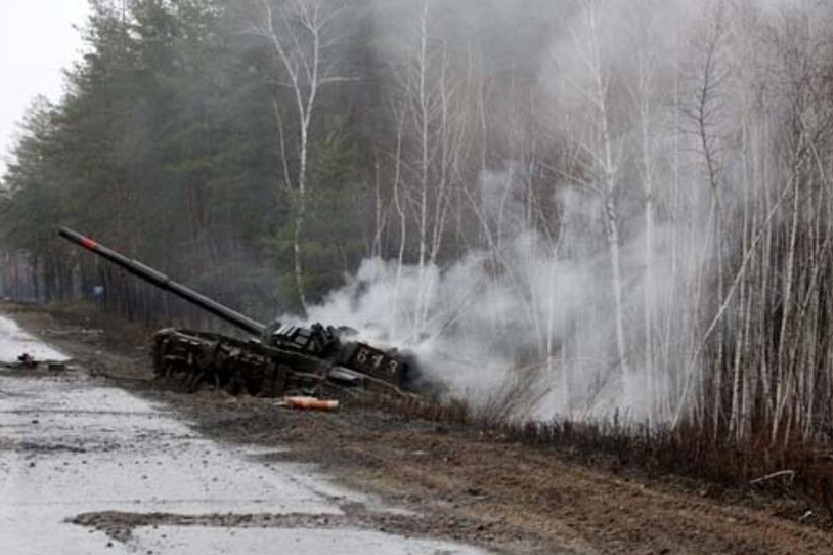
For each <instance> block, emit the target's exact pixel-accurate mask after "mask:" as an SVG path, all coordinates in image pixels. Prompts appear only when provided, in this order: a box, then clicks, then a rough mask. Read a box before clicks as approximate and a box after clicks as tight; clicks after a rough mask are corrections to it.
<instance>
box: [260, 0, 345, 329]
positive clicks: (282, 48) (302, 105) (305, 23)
mask: <svg viewBox="0 0 833 555" xmlns="http://www.w3.org/2000/svg"><path fill="white" fill-rule="evenodd" d="M250 1H251V2H252V5H251V6H250V8H251V9H250V14H249V20H250V21H249V26H248V28H247V29H246V31H247V32H248V33H250V34H252V35H256V36H259V37H262V38H263V39H264V40H265V41H266V43H267V44H268V45H269V47H270V49H271V51H272V53H273V55H274V57H275V59H276V61H277V63H278V65H279V66H280V68H281V69H282V74H281V76H280V77H278V78H277V79H276V80H275V83H276V84H277V85H278V86H279V87H280V88H284V89H286V90H288V91H289V94H290V96H291V97H292V103H293V105H294V112H295V120H296V125H297V130H296V131H295V133H294V134H295V136H294V139H295V140H294V141H290V137H289V134H290V127H289V125H288V123H287V122H286V121H285V117H284V115H283V107H282V106H280V104H279V100H278V97H277V96H276V98H275V99H274V102H273V116H274V118H275V122H276V124H277V130H278V138H279V144H280V159H281V168H282V187H283V189H284V190H285V191H286V192H288V193H289V194H290V198H291V199H292V202H293V205H294V206H293V208H294V225H293V247H292V248H293V256H294V261H295V285H296V288H297V291H298V298H299V301H300V305H301V309H302V310H303V311H304V312H306V309H307V296H306V292H305V288H304V256H303V247H302V238H303V229H304V222H305V219H306V217H307V204H308V198H309V194H310V191H309V188H310V182H309V175H310V171H309V161H310V141H311V137H310V134H311V130H312V123H313V118H314V117H315V115H316V114H317V112H318V111H319V103H320V95H321V90H322V88H324V87H326V86H328V85H332V84H334V83H338V82H343V81H348V80H351V79H352V78H351V77H348V76H345V75H341V74H339V71H340V67H339V63H338V53H337V51H336V50H337V48H338V47H339V46H341V45H343V43H344V39H345V37H344V35H343V34H342V31H343V30H342V29H341V28H340V27H339V23H341V22H342V21H343V19H344V14H345V11H346V9H347V6H346V5H345V4H342V3H339V2H332V1H328V0H280V1H275V0H250ZM290 150H294V152H291V153H290Z"/></svg>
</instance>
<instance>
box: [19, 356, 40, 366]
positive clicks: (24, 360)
mask: <svg viewBox="0 0 833 555" xmlns="http://www.w3.org/2000/svg"><path fill="white" fill-rule="evenodd" d="M17 360H18V362H19V363H20V367H21V368H28V369H29V370H34V369H35V368H37V367H38V361H37V360H35V357H33V356H32V355H30V354H29V353H23V354H22V355H19V356H18V357H17Z"/></svg>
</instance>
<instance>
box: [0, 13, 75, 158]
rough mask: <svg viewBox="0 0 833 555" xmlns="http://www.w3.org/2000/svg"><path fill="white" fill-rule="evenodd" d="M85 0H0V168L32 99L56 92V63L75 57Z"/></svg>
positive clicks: (65, 63) (58, 73) (58, 84)
mask: <svg viewBox="0 0 833 555" xmlns="http://www.w3.org/2000/svg"><path fill="white" fill-rule="evenodd" d="M86 15H87V0H0V75H2V76H3V77H2V79H1V80H0V174H2V173H3V172H4V171H5V167H6V164H5V161H6V158H7V156H8V152H9V148H10V147H11V145H12V137H13V136H14V134H15V132H16V129H17V122H19V121H20V119H21V117H22V116H23V113H24V112H25V111H26V108H27V107H28V106H29V104H30V103H31V101H32V99H33V98H34V97H35V96H36V95H38V94H43V95H45V96H46V97H48V98H49V99H50V100H52V101H57V100H58V99H59V98H60V96H61V90H62V77H61V69H62V68H65V67H70V66H71V65H72V62H73V61H75V60H77V59H78V58H79V57H80V52H81V46H82V43H81V36H80V33H79V32H78V31H76V30H75V29H73V27H72V26H73V25H80V24H83V23H84V22H85V20H86Z"/></svg>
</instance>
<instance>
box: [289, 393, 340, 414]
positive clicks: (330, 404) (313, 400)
mask: <svg viewBox="0 0 833 555" xmlns="http://www.w3.org/2000/svg"><path fill="white" fill-rule="evenodd" d="M275 404H276V405H278V406H279V407H286V408H288V409H292V410H314V411H319V412H335V411H337V410H338V406H339V403H338V401H336V400H333V399H319V398H317V397H305V396H293V397H284V398H283V399H282V400H280V401H278V402H276V403H275Z"/></svg>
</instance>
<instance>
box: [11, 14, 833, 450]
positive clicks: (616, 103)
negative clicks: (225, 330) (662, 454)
mask: <svg viewBox="0 0 833 555" xmlns="http://www.w3.org/2000/svg"><path fill="white" fill-rule="evenodd" d="M91 6H92V15H91V17H90V20H89V22H88V24H87V25H86V27H85V28H84V29H83V33H84V36H85V38H86V43H87V48H86V51H85V54H84V55H83V58H82V59H81V60H79V62H78V63H77V64H76V66H75V67H72V68H68V69H67V71H66V93H65V95H64V97H63V98H62V99H61V101H60V102H58V103H57V104H54V105H53V104H50V103H48V102H46V101H44V100H37V101H35V102H34V103H33V105H32V108H31V110H30V112H29V114H28V115H27V117H26V119H25V121H23V122H22V128H21V136H20V139H19V141H18V142H17V146H16V147H15V149H14V151H13V152H12V153H11V155H12V157H11V163H10V165H9V168H8V171H7V173H6V174H5V176H4V177H3V178H2V185H0V215H2V216H0V276H1V277H0V294H3V295H8V296H14V297H29V298H37V299H38V300H41V301H47V302H51V301H62V300H72V299H78V298H91V297H92V296H93V291H94V290H95V289H96V286H103V288H104V296H103V299H99V302H102V303H104V304H105V305H106V307H107V308H108V309H109V310H114V311H121V312H122V313H123V314H125V315H126V316H128V317H130V318H135V319H144V320H147V321H148V322H149V323H150V322H153V321H158V322H162V321H165V320H174V321H176V320H180V321H182V320H183V319H191V320H192V321H193V319H194V318H197V315H196V314H193V313H189V312H188V311H187V310H186V309H185V308H184V307H182V306H180V305H178V304H176V303H172V302H170V301H168V300H166V299H165V297H164V296H162V295H160V294H158V293H156V292H154V291H152V290H149V289H147V288H144V287H141V286H139V285H137V284H135V283H133V282H132V281H131V280H129V279H126V278H124V277H123V276H122V275H121V274H120V273H119V272H117V271H113V270H112V269H110V268H107V267H106V266H103V265H99V264H98V263H97V262H96V261H95V260H93V259H92V258H91V257H89V256H85V255H84V254H83V253H79V252H77V250H76V249H73V248H72V247H71V246H69V245H65V244H61V243H59V241H58V240H56V238H55V226H56V225H59V224H62V225H69V226H71V227H74V228H76V229H78V230H79V231H81V232H84V233H87V234H90V235H91V236H93V237H95V238H97V239H99V240H101V241H102V242H104V243H105V244H108V245H110V246H112V247H114V248H117V249H120V250H122V251H123V252H125V253H126V254H128V255H129V256H132V257H135V258H139V259H140V260H143V261H144V262H146V263H147V264H149V265H152V266H156V267H158V268H160V269H162V270H163V271H165V272H166V273H168V274H169V275H171V276H172V277H174V278H176V279H178V280H180V281H182V282H184V283H185V284H187V285H189V286H191V287H194V288H196V289H198V290H199V291H201V292H203V293H205V294H208V295H210V296H214V297H217V298H218V299H220V300H222V301H224V302H227V303H229V304H231V305H232V306H235V307H238V308H240V309H241V310H243V311H245V312H248V313H251V314H252V315H253V316H255V317H258V318H262V319H270V318H274V317H276V316H280V315H286V314H295V315H297V317H298V318H301V319H304V318H309V319H315V320H321V321H327V322H332V323H350V324H351V325H354V326H363V325H367V328H368V329H372V330H375V331H376V333H378V334H380V335H381V334H384V336H385V337H386V338H387V340H389V341H390V342H392V343H395V344H398V345H404V346H408V347H410V348H412V349H413V350H415V351H416V352H417V353H418V354H421V355H423V358H424V360H425V361H426V365H427V366H428V367H429V369H430V371H433V372H436V373H438V374H441V375H442V376H443V378H444V379H446V380H448V381H450V382H451V383H452V384H453V385H454V387H455V388H456V389H457V391H466V392H469V393H470V394H471V395H472V396H473V397H474V398H481V399H482V398H488V397H489V396H490V395H492V394H493V393H494V392H495V391H499V390H501V388H503V389H504V390H505V389H506V388H509V387H512V386H513V384H514V385H515V386H517V384H518V383H521V382H522V383H535V384H537V387H535V388H533V389H530V391H533V390H534V391H535V393H534V394H533V396H532V397H531V398H528V399H527V401H526V402H525V403H524V407H526V408H527V412H526V413H524V415H523V416H533V417H538V418H543V419H549V418H552V417H553V416H555V415H561V416H567V417H571V418H584V417H588V416H604V415H610V414H613V413H614V412H616V413H617V414H623V413H624V414H627V415H628V416H629V417H630V418H633V419H635V420H637V421H648V422H651V423H660V424H669V425H672V426H674V425H678V424H680V423H681V422H686V423H689V424H694V425H696V426H698V427H699V428H700V429H701V430H704V431H708V432H709V433H710V434H714V437H718V436H719V437H735V438H738V439H743V438H751V437H767V438H768V439H769V441H772V442H778V443H783V444H786V443H788V442H790V441H791V440H792V439H796V438H805V439H814V440H822V439H824V440H826V439H830V437H829V436H830V435H831V429H833V428H831V425H833V295H831V294H830V291H831V289H830V288H831V285H832V284H833V181H831V180H832V179H833V38H832V37H833V7H831V5H830V3H829V2H822V1H816V0H795V1H787V0H785V1H782V2H774V1H769V2H764V1H755V0H725V1H720V0H714V1H707V2H690V1H683V0H680V1H667V0H630V1H628V2H619V1H616V2H614V1H613V0H419V1H414V0H352V1H349V2H347V1H339V0H120V1H115V0H92V1H91ZM198 323H199V324H202V325H209V324H208V323H207V322H198Z"/></svg>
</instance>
